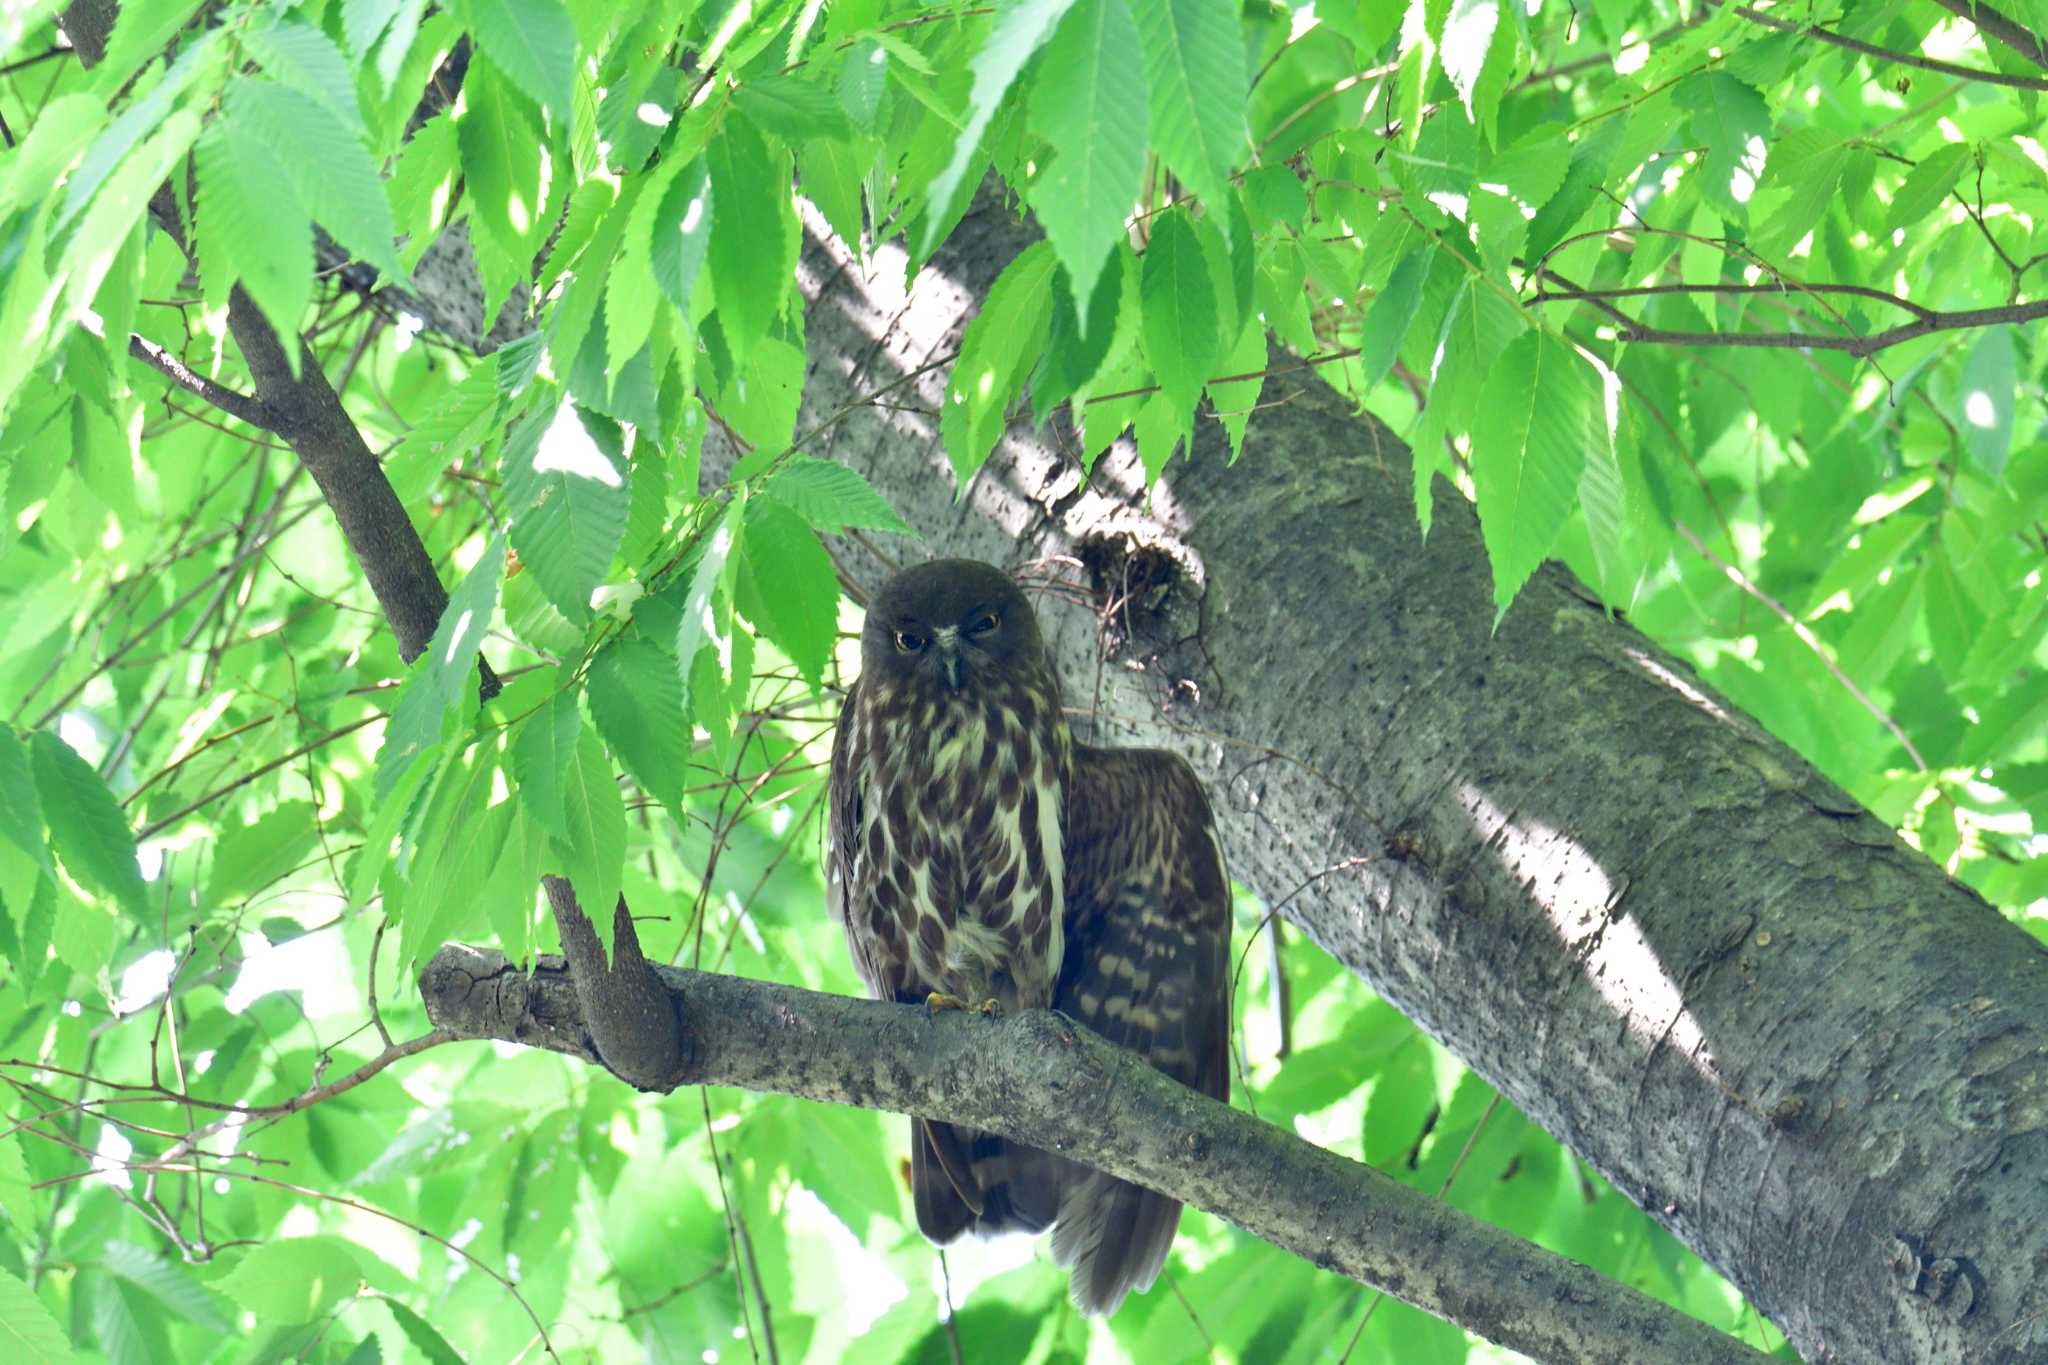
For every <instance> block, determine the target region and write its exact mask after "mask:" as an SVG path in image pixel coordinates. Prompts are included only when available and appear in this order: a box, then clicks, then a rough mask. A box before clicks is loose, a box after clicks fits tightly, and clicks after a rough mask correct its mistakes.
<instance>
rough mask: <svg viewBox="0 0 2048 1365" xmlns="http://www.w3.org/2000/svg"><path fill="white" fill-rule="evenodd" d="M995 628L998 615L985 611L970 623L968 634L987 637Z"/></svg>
mask: <svg viewBox="0 0 2048 1365" xmlns="http://www.w3.org/2000/svg"><path fill="white" fill-rule="evenodd" d="M995 628H996V614H995V613H994V612H992V611H985V612H983V613H982V614H981V615H979V616H977V617H975V618H974V619H973V620H972V621H970V622H968V625H967V633H968V634H969V635H986V634H988V633H989V632H990V631H992V630H994V629H995Z"/></svg>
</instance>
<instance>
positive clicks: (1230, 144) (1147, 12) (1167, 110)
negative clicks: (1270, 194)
mask: <svg viewBox="0 0 2048 1365" xmlns="http://www.w3.org/2000/svg"><path fill="white" fill-rule="evenodd" d="M1129 3H1130V7H1131V17H1132V18H1133V19H1135V20H1136V21H1137V27H1138V40H1139V44H1140V46H1141V49H1142V51H1143V54H1144V67H1145V84H1146V96H1147V102H1148V103H1149V105H1150V107H1151V111H1152V145H1153V147H1154V148H1155V149H1157V151H1158V152H1159V155H1160V156H1161V157H1163V158H1165V160H1166V164H1167V165H1168V166H1170V167H1172V169H1173V173H1174V174H1175V175H1177V176H1179V177H1180V178H1181V179H1182V180H1183V181H1185V182H1186V183H1187V186H1188V188H1189V189H1192V190H1193V191H1194V192H1195V194H1196V195H1197V197H1199V198H1200V199H1201V200H1202V202H1203V203H1204V204H1207V205H1209V206H1210V207H1211V208H1212V209H1216V210H1219V211H1220V210H1221V208H1222V205H1223V196H1224V187H1225V185H1226V183H1227V177H1228V176H1229V174H1230V171H1231V168H1232V167H1234V166H1235V165H1236V164H1237V162H1238V159H1239V158H1240V157H1243V156H1245V155H1246V154H1247V153H1248V152H1249V151H1250V147H1249V145H1248V144H1247V142H1246V140H1245V131H1244V107H1245V101H1246V99H1247V92H1246V83H1245V69H1244V44H1243V41H1242V39H1240V37H1239V36H1238V21H1237V14H1238V10H1237V6H1236V5H1234V4H1232V3H1230V0H1129ZM1219 221H1220V220H1219ZM1226 231H1227V229H1226Z"/></svg>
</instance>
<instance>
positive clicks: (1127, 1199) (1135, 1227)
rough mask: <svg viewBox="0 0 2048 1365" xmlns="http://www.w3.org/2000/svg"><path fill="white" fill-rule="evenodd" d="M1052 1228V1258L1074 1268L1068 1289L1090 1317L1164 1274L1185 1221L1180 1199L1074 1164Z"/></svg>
mask: <svg viewBox="0 0 2048 1365" xmlns="http://www.w3.org/2000/svg"><path fill="white" fill-rule="evenodd" d="M1070 1169H1071V1170H1073V1172H1074V1177H1075V1178H1073V1179H1070V1180H1069V1181H1068V1182H1067V1187H1066V1189H1065V1190H1064V1191H1063V1192H1062V1193H1061V1196H1060V1206H1059V1222H1058V1224H1056V1225H1055V1226H1054V1228H1053V1230H1052V1258H1053V1260H1055V1261H1057V1262H1058V1263H1059V1264H1060V1265H1063V1266H1070V1267H1072V1268H1073V1272H1074V1273H1073V1278H1072V1280H1071V1281H1070V1282H1069V1285H1068V1292H1069V1293H1070V1294H1071V1295H1072V1297H1073V1300H1074V1306H1075V1307H1076V1308H1078V1309H1080V1310H1081V1312H1082V1313H1084V1314H1086V1315H1087V1316H1089V1317H1107V1316H1109V1315H1110V1314H1111V1313H1114V1312H1116V1310H1117V1308H1118V1306H1119V1305H1121V1304H1122V1303H1123V1301H1124V1295H1126V1294H1128V1293H1130V1292H1131V1291H1132V1290H1136V1291H1137V1292H1138V1293H1140V1294H1142V1293H1144V1292H1145V1291H1146V1290H1148V1289H1150V1288H1151V1287H1152V1282H1153V1281H1154V1280H1156V1279H1158V1278H1159V1268H1160V1267H1161V1266H1163V1265H1165V1264H1166V1252H1167V1248H1169V1247H1171V1246H1172V1245H1173V1234H1174V1230H1175V1229H1176V1228H1178V1227H1179V1226H1180V1203H1179V1201H1177V1200H1173V1199H1168V1198H1167V1197H1166V1196H1165V1195H1163V1194H1158V1193H1155V1192H1154V1191H1152V1190H1148V1189H1145V1188H1144V1187H1143V1186H1140V1185H1133V1184H1131V1183H1130V1182H1129V1181H1127V1180H1119V1179H1117V1178H1116V1177H1115V1176H1113V1175H1104V1174H1103V1173H1102V1172H1100V1171H1091V1170H1087V1169H1085V1168H1082V1167H1071V1168H1070Z"/></svg>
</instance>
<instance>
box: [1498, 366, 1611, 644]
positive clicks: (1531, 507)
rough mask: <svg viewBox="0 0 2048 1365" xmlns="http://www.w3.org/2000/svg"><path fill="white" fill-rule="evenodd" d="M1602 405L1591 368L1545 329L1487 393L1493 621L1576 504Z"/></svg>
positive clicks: (1500, 372) (1500, 369) (1501, 371)
mask: <svg viewBox="0 0 2048 1365" xmlns="http://www.w3.org/2000/svg"><path fill="white" fill-rule="evenodd" d="M1596 401H1597V395H1596V394H1595V393H1594V391H1593V386H1592V384H1591V383H1590V371H1589V370H1588V368H1587V366H1586V363H1585V362H1584V361H1583V360H1581V359H1579V358H1578V357H1577V356H1576V355H1573V354H1572V352H1571V351H1570V350H1569V349H1567V348H1566V347H1565V345H1564V343H1562V342H1560V341H1558V340H1556V339H1555V338H1553V337H1552V336H1550V335H1549V334H1548V333H1546V332H1530V333H1526V334H1524V335H1523V336H1521V337H1518V338H1517V339H1516V340H1515V341H1513V342H1511V343H1510V344H1509V346H1508V348H1507V349H1506V350H1505V351H1503V352H1501V355H1500V358H1499V360H1497V361H1495V362H1494V366H1493V370H1492V373H1491V374H1490V375H1489V376H1488V377H1487V381H1486V386H1485V388H1484V389H1483V390H1481V393H1480V398H1479V410H1478V411H1477V412H1476V413H1475V414H1474V415H1473V420H1472V482H1473V485H1474V487H1475V488H1476V490H1477V492H1478V502H1479V527H1480V530H1481V532H1482V533H1483V535H1484V536H1485V540H1486V556H1487V558H1488V560H1490V561H1491V562H1492V565H1493V601H1494V606H1495V607H1496V608H1497V614H1496V616H1495V618H1494V619H1495V623H1496V624H1498V623H1499V619H1500V616H1502V615H1505V614H1506V613H1507V609H1508V604H1509V603H1510V602H1512V601H1514V598H1515V594H1516V593H1517V592H1518V591H1520V589H1521V586H1522V584H1523V583H1525V582H1527V581H1528V578H1529V575H1530V574H1531V573H1533V572H1534V571H1535V569H1536V566H1537V565H1538V564H1540V563H1541V562H1542V561H1543V557H1544V555H1545V554H1547V553H1548V552H1549V550H1550V546H1551V542H1552V541H1554V540H1556V538H1557V533H1558V531H1559V529H1560V528H1562V527H1563V525H1564V522H1565V519H1566V518H1567V517H1569V516H1570V515H1571V512H1572V508H1573V506H1574V505H1575V504H1576V502H1577V498H1578V482H1579V474H1580V471H1581V470H1582V469H1584V467H1585V461H1586V445H1587V442H1588V441H1589V440H1590V439H1591V434H1592V431H1593V427H1592V420H1593V414H1594V413H1595V412H1596V411H1598V409H1597V407H1596V406H1595V404H1596Z"/></svg>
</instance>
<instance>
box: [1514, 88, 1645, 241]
mask: <svg viewBox="0 0 2048 1365" xmlns="http://www.w3.org/2000/svg"><path fill="white" fill-rule="evenodd" d="M1628 121H1629V116H1628V115H1627V114H1617V115H1615V116H1614V117H1613V118H1607V119H1602V120H1601V121H1600V122H1598V123H1596V124H1594V125H1593V131H1592V132H1591V133H1589V134H1587V135H1586V136H1584V137H1582V138H1580V139H1579V140H1578V142H1577V143H1576V144H1574V145H1573V147H1572V151H1571V158H1570V160H1569V161H1567V162H1566V163H1565V171H1564V179H1563V180H1562V181H1561V182H1559V184H1558V187H1557V189H1556V190H1555V191H1554V192H1553V193H1552V194H1550V195H1549V196H1548V197H1546V198H1545V199H1544V200H1543V201H1542V207H1540V208H1538V209H1537V210H1536V216H1535V217H1534V218H1531V219H1530V220H1529V232H1528V236H1527V239H1526V244H1525V246H1524V247H1523V251H1524V252H1525V254H1527V256H1528V257H1529V259H1530V260H1531V261H1536V260H1539V259H1541V258H1542V257H1543V256H1545V255H1547V254H1548V253H1549V251H1550V249H1551V248H1552V247H1554V246H1556V245H1557V244H1558V243H1559V242H1561V241H1563V240H1564V238H1565V234H1566V233H1568V232H1570V231H1571V230H1572V228H1573V226H1574V225H1576V224H1577V223H1578V221H1579V219H1580V217H1581V216H1582V215H1584V213H1585V212H1586V210H1587V209H1588V208H1590V207H1592V204H1593V201H1594V200H1595V199H1597V198H1599V195H1600V186H1601V184H1602V183H1603V182H1604V181H1605V180H1606V177H1607V163H1608V160H1609V158H1610V157H1612V156H1613V155H1614V151H1615V148H1616V147H1617V146H1619V145H1620V143H1621V139H1622V136H1623V134H1624V132H1625V130H1626V128H1627V124H1628ZM1546 155H1550V156H1554V153H1551V152H1547V151H1539V152H1537V153H1536V156H1537V157H1539V158H1540V157H1543V156H1546ZM1536 164H1537V165H1538V166H1541V165H1542V164H1543V162H1542V161H1541V160H1540V159H1539V160H1538V161H1537V162H1536Z"/></svg>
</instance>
